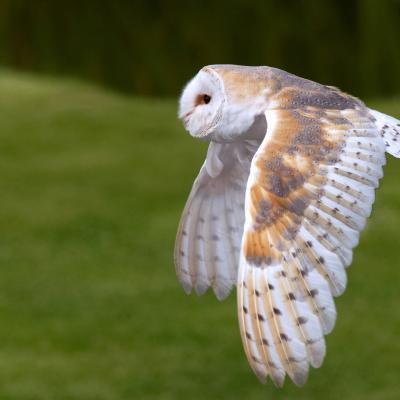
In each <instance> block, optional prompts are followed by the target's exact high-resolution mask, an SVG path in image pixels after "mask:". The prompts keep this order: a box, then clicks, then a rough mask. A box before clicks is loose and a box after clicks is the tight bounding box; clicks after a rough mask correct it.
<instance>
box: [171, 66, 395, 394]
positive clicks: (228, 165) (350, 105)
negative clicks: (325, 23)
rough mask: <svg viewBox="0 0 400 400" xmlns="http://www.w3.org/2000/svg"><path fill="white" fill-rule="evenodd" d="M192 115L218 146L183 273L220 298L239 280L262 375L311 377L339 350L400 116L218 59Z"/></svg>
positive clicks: (193, 200) (193, 197) (185, 235)
mask: <svg viewBox="0 0 400 400" xmlns="http://www.w3.org/2000/svg"><path fill="white" fill-rule="evenodd" d="M179 117H180V118H181V119H182V121H183V123H184V126H185V128H186V129H187V130H188V131H189V133H190V134H191V135H192V136H194V137H196V138H200V139H202V140H207V141H209V142H210V145H209V149H208V153H207V157H206V161H205V163H204V165H203V167H202V169H201V170H200V174H199V176H198V178H197V179H196V181H195V183H194V185H193V188H192V191H191V193H190V196H189V199H188V201H187V204H186V206H185V210H184V212H183V215H182V219H181V222H180V226H179V229H178V235H177V240H176V246H175V264H176V271H177V275H178V278H179V280H180V281H181V283H182V285H183V287H184V289H185V291H186V292H188V293H189V292H191V291H192V290H193V289H194V290H195V291H196V292H197V293H198V294H202V293H204V292H205V291H206V290H207V289H208V288H209V287H212V288H213V290H214V292H215V293H216V295H217V297H218V298H219V299H223V298H225V297H226V296H227V295H228V294H229V292H230V290H231V289H232V287H234V286H236V287H237V291H238V296H237V298H238V317H239V326H240V331H241V336H242V341H243V345H244V350H245V353H246V356H247V358H248V361H249V363H250V365H251V367H252V369H253V371H254V372H255V373H256V375H257V376H258V377H259V379H260V380H261V381H263V382H264V381H265V379H266V378H267V377H270V378H271V379H272V380H273V381H274V382H275V383H276V384H277V385H278V386H280V385H282V384H283V381H284V378H285V376H286V375H289V376H290V378H291V379H292V380H293V381H294V382H295V383H296V384H298V385H302V384H304V383H305V381H306V379H307V375H308V370H309V367H310V366H313V367H319V366H320V365H321V364H322V361H323V358H324V356H325V340H324V336H325V335H326V334H328V333H329V332H330V331H331V330H332V329H333V326H334V324H335V321H336V310H335V305H334V302H333V297H334V296H338V295H340V294H341V293H343V291H344V289H345V287H346V283H347V277H346V272H345V268H346V267H348V266H349V265H350V263H351V261H352V249H353V248H354V247H355V246H356V245H357V243H358V239H359V233H360V232H361V230H362V229H363V228H364V226H365V223H366V219H367V217H368V216H369V214H370V212H371V207H372V203H373V201H374V190H375V189H376V188H377V187H378V184H379V179H380V178H381V177H382V176H383V172H382V166H383V165H384V164H385V152H389V153H390V154H392V155H394V156H395V157H399V156H400V145H399V142H398V140H397V139H398V135H399V133H400V130H399V127H400V121H398V120H396V119H395V118H392V117H389V116H387V115H384V114H381V113H379V112H377V111H374V110H371V109H369V108H368V107H367V106H366V105H365V104H364V103H362V102H361V101H360V100H358V99H356V98H354V97H352V96H349V95H347V94H345V93H343V92H341V91H340V90H339V89H336V88H334V87H330V86H325V85H321V84H318V83H315V82H312V81H309V80H306V79H303V78H300V77H297V76H295V75H292V74H289V73H287V72H284V71H281V70H278V69H276V68H271V67H245V66H234V65H212V66H207V67H204V68H203V69H202V70H201V71H200V72H199V73H198V74H197V75H196V76H195V77H194V78H193V79H192V80H191V81H190V82H189V83H188V85H187V86H186V87H185V89H184V91H183V93H182V96H181V100H180V109H179ZM399 139H400V137H399Z"/></svg>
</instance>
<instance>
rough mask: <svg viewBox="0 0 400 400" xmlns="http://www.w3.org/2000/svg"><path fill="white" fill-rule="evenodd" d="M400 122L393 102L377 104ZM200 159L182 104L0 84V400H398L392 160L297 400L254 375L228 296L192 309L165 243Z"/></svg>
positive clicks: (398, 173)
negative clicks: (322, 348) (323, 354)
mask: <svg viewBox="0 0 400 400" xmlns="http://www.w3.org/2000/svg"><path fill="white" fill-rule="evenodd" d="M371 105H373V106H375V107H376V108H379V109H380V110H382V111H386V112H388V113H392V114H393V115H397V116H400V101H399V102H396V101H394V100H393V101H386V102H385V101H382V102H372V103H371ZM204 153H205V145H204V144H203V143H200V142H196V141H194V140H193V139H191V138H190V137H189V136H188V135H186V134H185V133H184V131H183V128H182V127H181V125H180V123H179V122H178V121H177V119H176V101H175V100H163V101H161V100H148V99H135V98H124V97H121V96H119V95H115V94H113V93H109V92H107V91H104V90H101V89H97V88H93V87H91V86H87V85H84V84H81V83H76V82H73V81H59V80H55V79H44V78H36V77H35V78H34V77H30V76H25V75H18V74H13V73H10V72H5V71H2V72H0V154H1V156H0V171H1V174H0V193H1V195H0V230H1V232H0V266H1V269H0V399H1V400H8V399H24V400H28V399H32V400H33V399H39V400H47V399H55V400H64V399H82V400H92V399H93V400H94V399H96V400H103V399H104V400H114V399H132V400H136V399H137V400H148V399H162V400H175V399H190V400H197V399H213V400H214V399H216V400H219V399H230V400H231V399H246V400H255V399H278V400H284V399H285V400H286V399H296V400H313V399H323V400H336V399H340V400H344V399H346V400H347V399H351V400H353V399H360V400H375V399H376V400H378V399H379V400H382V399H388V400H389V399H393V400H395V399H399V398H400V379H399V378H400V341H399V340H398V337H399V334H400V294H399V281H400V261H399V258H400V257H399V249H400V185H399V182H400V160H399V161H397V162H396V160H394V159H392V158H390V159H389V160H388V165H387V167H386V169H385V173H386V176H385V178H384V179H383V181H382V184H381V188H380V190H379V191H378V192H377V201H376V203H375V207H374V211H373V215H372V219H371V220H370V222H369V224H368V225H367V229H366V231H365V232H364V234H363V235H362V240H361V245H360V246H359V247H358V248H357V250H356V251H355V257H354V263H353V265H352V267H351V269H350V270H349V286H348V290H347V291H346V293H345V295H344V296H342V297H341V298H339V299H338V300H337V308H338V315H339V317H338V322H337V325H336V328H335V330H334V332H333V333H332V334H331V335H330V336H329V337H328V338H327V343H328V354H327V358H326V360H325V363H324V365H323V367H322V368H321V369H318V370H313V371H312V372H311V374H310V379H309V383H308V384H307V385H306V386H305V387H304V388H302V389H298V388H296V387H294V386H293V384H292V383H290V382H289V381H287V383H286V384H285V387H284V388H283V389H281V390H278V389H276V388H274V386H273V385H272V383H269V384H268V385H266V386H262V385H261V384H259V383H258V381H257V379H256V378H255V376H254V375H253V373H252V372H251V370H250V369H249V367H248V365H247V361H246V360H245V356H244V353H243V350H242V345H241V342H240V337H239V330H238V323H237V320H236V305H235V296H234V295H232V296H231V297H230V298H229V299H228V300H226V301H224V302H223V303H219V302H218V301H217V300H216V299H215V298H214V297H213V296H212V295H211V294H206V295H205V296H203V297H201V298H198V297H196V296H189V297H188V296H186V295H185V294H184V292H183V290H182V289H181V288H180V286H179V285H178V283H177V280H176V278H175V272H174V266H173V254H172V253H173V243H174V237H175V231H176V227H177V223H178V220H179V216H180V213H181V210H182V208H183V205H184V202H185V200H186V197H187V194H188V192H189V189H190V186H191V184H192V182H193V179H194V177H195V175H196V174H197V171H198V169H199V167H200V165H201V163H202V161H203V158H204Z"/></svg>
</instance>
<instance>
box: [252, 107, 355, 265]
mask: <svg viewBox="0 0 400 400" xmlns="http://www.w3.org/2000/svg"><path fill="white" fill-rule="evenodd" d="M274 112H275V113H276V114H277V115H276V118H277V121H278V122H277V124H276V126H275V128H274V131H273V133H272V136H271V138H270V141H269V142H268V143H267V144H266V147H265V148H264V149H263V151H262V153H261V154H260V155H258V156H257V158H256V159H255V161H254V162H255V164H256V167H257V169H258V170H259V171H260V174H259V175H258V177H257V178H256V181H255V182H254V184H253V185H252V186H251V188H250V198H251V201H250V203H251V205H250V214H251V217H252V221H253V226H252V229H251V230H249V231H248V232H247V233H246V235H245V238H244V255H245V257H246V258H247V259H248V261H249V262H251V263H253V264H254V265H259V266H261V265H263V266H267V265H271V264H276V263H278V262H281V261H282V252H281V251H280V249H282V248H283V247H284V245H283V244H282V241H290V240H293V238H294V237H295V235H296V233H297V231H298V229H299V227H300V224H301V219H302V217H303V215H304V211H305V209H306V208H307V207H308V206H309V205H310V204H311V203H312V202H315V201H318V197H319V196H320V195H322V192H321V193H319V192H318V191H315V190H314V191H312V192H311V191H310V190H308V189H307V187H306V186H307V185H306V183H315V184H317V186H320V185H321V183H323V182H321V180H322V181H323V180H324V178H323V177H322V178H321V176H320V175H319V174H317V172H318V168H319V167H320V165H321V164H332V163H334V162H336V161H337V158H338V156H339V154H340V151H341V149H342V145H343V137H341V136H340V135H339V136H337V137H335V136H332V135H329V133H328V131H327V129H328V127H332V126H333V125H334V126H335V129H336V130H338V131H345V130H348V129H349V127H350V126H351V123H350V121H348V120H347V119H346V118H343V117H341V116H340V115H339V114H338V113H333V114H332V115H329V114H328V113H325V112H323V111H321V110H318V109H315V108H313V107H307V108H306V109H305V110H276V111H274ZM321 121H324V122H321Z"/></svg>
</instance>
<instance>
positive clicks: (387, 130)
mask: <svg viewBox="0 0 400 400" xmlns="http://www.w3.org/2000/svg"><path fill="white" fill-rule="evenodd" d="M371 114H372V115H373V116H374V118H375V119H376V122H375V123H376V126H377V127H378V128H379V130H380V133H381V136H382V139H383V141H384V142H385V145H386V151H387V152H388V153H389V154H391V155H392V156H394V157H397V158H400V120H398V119H396V118H393V117H391V116H389V115H386V114H382V113H380V112H379V111H375V110H371Z"/></svg>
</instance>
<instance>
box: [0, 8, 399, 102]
mask: <svg viewBox="0 0 400 400" xmlns="http://www.w3.org/2000/svg"><path fill="white" fill-rule="evenodd" d="M399 21H400V2H399V1H398V0H358V1H355V0H323V1H314V0H308V1H307V0H303V1H302V0H285V1H282V0H268V1H266V0H252V1H247V0H221V1H215V0H213V1H211V0H204V1H178V0H169V1H162V0H148V1H144V0H143V1H135V0H133V1H121V0H116V1H111V0H109V1H101V0H83V1H77V0H35V1H28V0H2V1H1V2H0V63H3V64H6V65H10V66H13V67H18V68H24V69H32V70H35V71H44V72H52V73H65V74H73V75H77V76H82V77H88V78H90V79H94V80H96V81H98V82H102V83H104V84H107V85H110V86H112V87H114V88H117V89H119V90H123V91H126V92H129V93H139V94H145V95H172V96H176V95H177V93H179V91H180V89H181V87H182V85H183V83H184V82H185V81H186V80H187V79H189V78H190V77H191V76H192V75H193V74H194V73H195V72H196V71H197V70H198V69H199V68H201V67H202V66H203V65H207V64H213V63H233V64H243V65H270V66H275V67H278V68H282V69H285V70H288V71H290V72H293V73H295V74H298V75H301V76H304V77H307V78H310V79H313V80H317V81H320V82H323V83H326V84H331V85H337V86H339V87H341V88H343V89H344V90H346V91H349V92H352V93H353V94H355V95H358V96H365V95H368V96H371V95H373V96H377V95H385V96H386V95H388V94H394V93H398V92H399V90H400V74H399V72H398V71H399V70H400V45H399V39H400V23H399Z"/></svg>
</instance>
